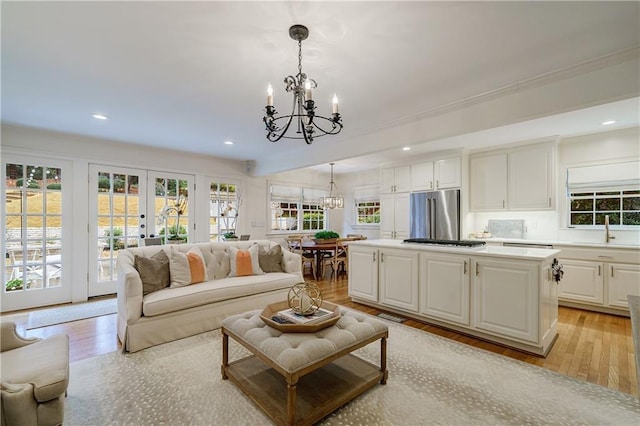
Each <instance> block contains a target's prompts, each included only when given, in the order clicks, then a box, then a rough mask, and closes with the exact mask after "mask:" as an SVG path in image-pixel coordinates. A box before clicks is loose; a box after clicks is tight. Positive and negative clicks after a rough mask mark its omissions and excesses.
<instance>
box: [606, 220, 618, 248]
mask: <svg viewBox="0 0 640 426" xmlns="http://www.w3.org/2000/svg"><path fill="white" fill-rule="evenodd" d="M604 232H605V242H607V243H608V242H610V241H611V240H615V239H616V237H614V236H613V235H611V234H610V233H609V215H605V217H604Z"/></svg>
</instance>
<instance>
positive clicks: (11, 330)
mask: <svg viewBox="0 0 640 426" xmlns="http://www.w3.org/2000/svg"><path fill="white" fill-rule="evenodd" d="M1 326H2V328H1V329H0V333H1V334H0V352H5V351H10V350H11V349H16V348H21V347H23V346H27V345H30V344H32V343H35V342H37V341H38V340H40V339H39V338H37V337H30V338H24V337H22V336H20V335H19V334H18V331H17V330H16V324H15V323H14V322H11V321H7V322H3V323H2V325H1Z"/></svg>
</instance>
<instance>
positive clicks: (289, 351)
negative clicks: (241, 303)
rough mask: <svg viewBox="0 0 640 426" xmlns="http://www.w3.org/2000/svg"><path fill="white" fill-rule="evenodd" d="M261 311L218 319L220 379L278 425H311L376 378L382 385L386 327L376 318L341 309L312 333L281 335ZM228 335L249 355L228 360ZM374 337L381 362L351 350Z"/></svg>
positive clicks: (384, 368) (359, 392) (373, 382)
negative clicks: (327, 324) (334, 320)
mask: <svg viewBox="0 0 640 426" xmlns="http://www.w3.org/2000/svg"><path fill="white" fill-rule="evenodd" d="M260 312H261V311H259V310H257V311H251V312H246V313H244V314H239V315H234V316H231V317H228V318H226V319H225V320H224V321H223V322H222V378H223V379H230V380H231V381H232V382H233V383H234V384H235V385H236V386H238V387H239V388H240V389H241V390H242V391H243V392H244V393H245V394H246V395H247V396H249V398H251V399H252V400H253V401H254V402H255V403H256V404H257V405H258V406H259V407H260V408H261V409H262V410H263V411H264V412H265V413H266V414H267V415H268V416H269V417H271V419H273V420H274V421H275V422H276V423H277V424H287V425H293V424H295V425H311V424H313V423H316V422H317V421H319V420H320V419H322V418H323V417H325V416H326V415H328V414H330V413H332V412H333V411H335V410H336V409H338V408H340V407H341V406H342V405H344V404H346V403H347V402H349V401H351V400H352V399H353V398H355V397H356V396H358V395H360V394H361V393H362V392H364V391H366V390H367V389H369V388H371V387H373V386H374V385H375V384H376V383H377V382H378V381H379V382H380V383H381V384H385V383H386V380H387V367H386V361H387V360H386V358H387V337H388V335H389V330H388V328H387V326H386V325H385V324H384V323H382V322H381V321H378V320H376V319H373V318H370V317H368V316H365V315H362V314H359V313H357V312H353V311H348V310H345V309H343V308H341V309H340V313H341V318H340V320H339V321H338V322H337V323H336V324H335V325H333V326H330V327H327V328H325V329H323V330H320V331H318V332H317V333H282V332H280V331H278V330H275V329H273V328H271V327H268V326H267V325H266V324H265V323H264V322H263V321H262V319H261V318H260ZM229 336H231V337H232V338H233V339H234V340H236V341H237V342H239V343H240V344H241V345H242V346H244V347H245V348H247V349H248V350H249V351H251V352H252V353H253V354H254V355H252V356H249V357H245V358H242V359H239V360H235V361H233V362H231V363H230V362H229ZM378 339H380V366H377V365H374V364H371V363H370V362H367V361H365V360H363V359H361V358H359V357H357V356H355V355H353V354H351V352H353V351H354V350H356V349H358V348H361V347H363V346H366V345H368V344H369V343H372V342H375V341H376V340H378ZM283 377H284V381H285V382H286V387H285V383H284V382H283V380H282V378H283Z"/></svg>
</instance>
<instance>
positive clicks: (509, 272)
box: [472, 259, 540, 342]
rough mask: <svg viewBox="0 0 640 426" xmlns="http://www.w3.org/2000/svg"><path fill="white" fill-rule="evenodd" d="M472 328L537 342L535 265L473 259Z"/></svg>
mask: <svg viewBox="0 0 640 426" xmlns="http://www.w3.org/2000/svg"><path fill="white" fill-rule="evenodd" d="M474 269H475V271H474V272H475V273H474V277H473V284H472V286H473V292H474V295H473V300H474V306H473V310H474V317H473V324H472V325H473V327H474V328H476V329H478V330H483V331H487V332H489V333H493V334H499V335H503V336H508V337H514V338H516V339H521V340H525V341H530V342H538V341H539V336H538V326H539V324H538V315H539V302H540V301H539V288H540V283H539V277H538V264H537V263H535V262H527V261H517V260H513V259H510V260H494V259H474Z"/></svg>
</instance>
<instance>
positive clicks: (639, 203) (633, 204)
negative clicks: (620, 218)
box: [622, 197, 640, 210]
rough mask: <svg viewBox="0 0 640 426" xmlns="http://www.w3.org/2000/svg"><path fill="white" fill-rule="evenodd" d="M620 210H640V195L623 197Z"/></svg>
mask: <svg viewBox="0 0 640 426" xmlns="http://www.w3.org/2000/svg"><path fill="white" fill-rule="evenodd" d="M622 210H640V197H630V198H623V199H622Z"/></svg>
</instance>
